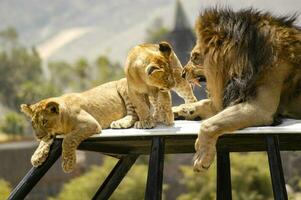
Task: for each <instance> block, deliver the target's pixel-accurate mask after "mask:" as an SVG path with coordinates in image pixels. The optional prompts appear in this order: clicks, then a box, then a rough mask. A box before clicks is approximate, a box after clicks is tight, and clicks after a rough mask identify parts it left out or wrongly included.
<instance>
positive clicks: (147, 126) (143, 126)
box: [134, 120, 155, 129]
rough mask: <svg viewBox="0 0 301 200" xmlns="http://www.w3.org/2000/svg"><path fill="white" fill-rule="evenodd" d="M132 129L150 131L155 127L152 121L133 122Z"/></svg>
mask: <svg viewBox="0 0 301 200" xmlns="http://www.w3.org/2000/svg"><path fill="white" fill-rule="evenodd" d="M134 127H135V128H138V129H150V128H154V127H155V122H154V120H140V121H137V122H135V125H134Z"/></svg>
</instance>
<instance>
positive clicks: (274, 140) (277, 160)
mask: <svg viewBox="0 0 301 200" xmlns="http://www.w3.org/2000/svg"><path fill="white" fill-rule="evenodd" d="M266 145H267V152H268V158H269V166H270V173H271V179H272V186H273V194H274V199H275V200H287V199H288V197H287V192H286V188H285V181H284V176H283V169H282V163H281V156H280V150H279V141H278V137H277V136H266Z"/></svg>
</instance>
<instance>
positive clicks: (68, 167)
mask: <svg viewBox="0 0 301 200" xmlns="http://www.w3.org/2000/svg"><path fill="white" fill-rule="evenodd" d="M75 164H76V155H75V154H72V155H69V156H63V163H62V168H63V171H64V172H65V173H70V172H72V170H73V169H74V167H75Z"/></svg>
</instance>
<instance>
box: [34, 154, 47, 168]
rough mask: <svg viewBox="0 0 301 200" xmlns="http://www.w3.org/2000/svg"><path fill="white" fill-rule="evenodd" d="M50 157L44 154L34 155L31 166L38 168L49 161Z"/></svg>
mask: <svg viewBox="0 0 301 200" xmlns="http://www.w3.org/2000/svg"><path fill="white" fill-rule="evenodd" d="M47 157H48V155H47V154H46V155H44V154H34V155H32V156H31V160H30V161H31V164H32V166H34V167H38V166H40V165H42V164H43V163H44V162H45V160H46V159H47Z"/></svg>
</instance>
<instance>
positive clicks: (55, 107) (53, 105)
mask: <svg viewBox="0 0 301 200" xmlns="http://www.w3.org/2000/svg"><path fill="white" fill-rule="evenodd" d="M59 107H60V105H59V104H58V103H57V102H55V101H50V102H48V103H47V104H46V106H45V109H46V110H48V111H49V112H50V113H53V114H59V112H60V108H59Z"/></svg>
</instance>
